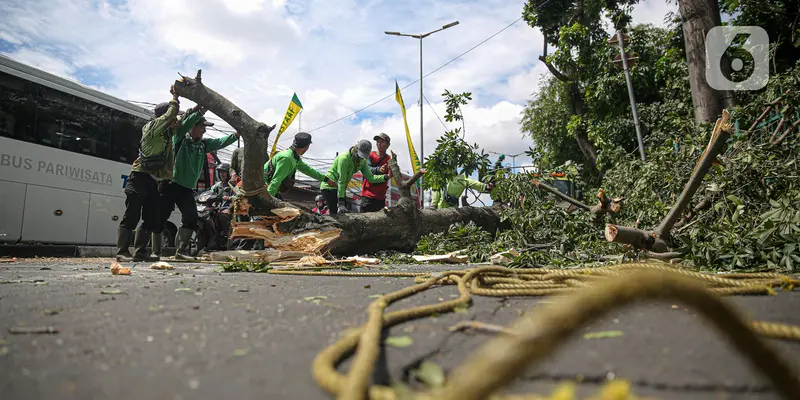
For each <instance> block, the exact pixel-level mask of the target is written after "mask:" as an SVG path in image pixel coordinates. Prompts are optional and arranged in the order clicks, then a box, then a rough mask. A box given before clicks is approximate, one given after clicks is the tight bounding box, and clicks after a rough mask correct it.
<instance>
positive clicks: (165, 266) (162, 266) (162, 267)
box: [150, 261, 175, 270]
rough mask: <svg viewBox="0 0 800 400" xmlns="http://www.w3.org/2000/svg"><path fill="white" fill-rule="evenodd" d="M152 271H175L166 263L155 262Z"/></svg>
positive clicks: (151, 267)
mask: <svg viewBox="0 0 800 400" xmlns="http://www.w3.org/2000/svg"><path fill="white" fill-rule="evenodd" d="M150 269H160V270H172V269H175V267H173V266H172V265H169V263H167V262H164V261H159V262H155V263H153V264H152V265H150Z"/></svg>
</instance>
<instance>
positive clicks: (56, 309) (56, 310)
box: [42, 308, 61, 315]
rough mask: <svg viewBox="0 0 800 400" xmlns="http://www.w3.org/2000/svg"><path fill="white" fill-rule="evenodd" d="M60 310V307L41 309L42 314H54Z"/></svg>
mask: <svg viewBox="0 0 800 400" xmlns="http://www.w3.org/2000/svg"><path fill="white" fill-rule="evenodd" d="M60 312H61V309H60V308H55V309H52V310H44V311H42V314H44V315H56V314H58V313H60Z"/></svg>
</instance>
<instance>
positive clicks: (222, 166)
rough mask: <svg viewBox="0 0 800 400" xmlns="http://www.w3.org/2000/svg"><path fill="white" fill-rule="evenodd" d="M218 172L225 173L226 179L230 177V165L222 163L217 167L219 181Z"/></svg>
mask: <svg viewBox="0 0 800 400" xmlns="http://www.w3.org/2000/svg"><path fill="white" fill-rule="evenodd" d="M220 171H225V172H227V173H228V178H230V177H231V166H230V164H228V163H222V164H220V165H217V179H219V172H220Z"/></svg>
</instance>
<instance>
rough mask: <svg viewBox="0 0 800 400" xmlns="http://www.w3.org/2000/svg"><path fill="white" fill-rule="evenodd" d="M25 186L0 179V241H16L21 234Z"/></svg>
mask: <svg viewBox="0 0 800 400" xmlns="http://www.w3.org/2000/svg"><path fill="white" fill-rule="evenodd" d="M25 186H26V185H23V184H21V183H13V182H7V181H0V242H12V243H13V242H16V241H17V240H19V238H20V237H21V236H22V210H23V209H24V208H25Z"/></svg>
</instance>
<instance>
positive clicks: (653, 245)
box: [605, 224, 669, 253]
mask: <svg viewBox="0 0 800 400" xmlns="http://www.w3.org/2000/svg"><path fill="white" fill-rule="evenodd" d="M605 236H606V240H608V241H609V242H617V243H623V244H629V245H632V246H634V247H636V248H639V249H645V250H650V251H653V252H656V253H663V252H666V251H668V250H669V245H668V243H667V242H665V241H664V240H663V239H661V238H660V237H658V235H657V234H656V233H655V232H651V231H644V230H641V229H636V228H630V227H627V226H620V225H614V224H607V225H606V229H605Z"/></svg>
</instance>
